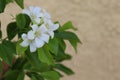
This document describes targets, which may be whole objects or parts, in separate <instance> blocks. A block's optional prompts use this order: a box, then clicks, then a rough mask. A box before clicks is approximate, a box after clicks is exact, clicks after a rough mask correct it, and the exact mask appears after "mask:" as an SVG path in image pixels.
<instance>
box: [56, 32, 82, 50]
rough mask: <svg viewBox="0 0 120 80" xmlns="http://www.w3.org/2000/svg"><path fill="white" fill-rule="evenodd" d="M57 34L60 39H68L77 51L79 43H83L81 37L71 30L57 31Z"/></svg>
mask: <svg viewBox="0 0 120 80" xmlns="http://www.w3.org/2000/svg"><path fill="white" fill-rule="evenodd" d="M55 36H56V37H57V38H60V39H66V40H68V41H69V42H70V43H71V45H72V46H73V48H74V49H75V51H76V52H77V43H82V42H81V41H80V39H79V38H78V37H77V35H76V34H75V33H73V32H69V31H64V32H59V33H56V34H55Z"/></svg>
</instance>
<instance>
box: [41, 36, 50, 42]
mask: <svg viewBox="0 0 120 80" xmlns="http://www.w3.org/2000/svg"><path fill="white" fill-rule="evenodd" d="M40 39H42V40H43V41H45V42H46V43H48V42H49V35H47V34H41V37H40Z"/></svg>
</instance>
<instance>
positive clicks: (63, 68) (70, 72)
mask: <svg viewBox="0 0 120 80" xmlns="http://www.w3.org/2000/svg"><path fill="white" fill-rule="evenodd" d="M55 68H57V69H59V70H60V71H63V72H64V73H66V74H67V75H71V74H74V72H73V71H72V70H71V69H70V68H68V67H66V66H64V65H62V64H56V66H55Z"/></svg>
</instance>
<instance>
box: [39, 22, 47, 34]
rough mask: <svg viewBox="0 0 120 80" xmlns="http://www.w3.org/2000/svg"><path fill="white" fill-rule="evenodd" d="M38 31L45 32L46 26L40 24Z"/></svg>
mask: <svg viewBox="0 0 120 80" xmlns="http://www.w3.org/2000/svg"><path fill="white" fill-rule="evenodd" d="M39 31H40V32H41V33H44V32H47V28H46V27H45V25H44V24H42V25H41V26H40V27H39Z"/></svg>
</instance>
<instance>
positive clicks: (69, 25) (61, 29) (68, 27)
mask: <svg viewBox="0 0 120 80" xmlns="http://www.w3.org/2000/svg"><path fill="white" fill-rule="evenodd" d="M68 29H73V30H77V28H75V27H74V26H73V24H72V22H71V21H68V22H66V23H65V24H64V25H63V26H62V27H60V28H59V30H60V31H65V30H68Z"/></svg>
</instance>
